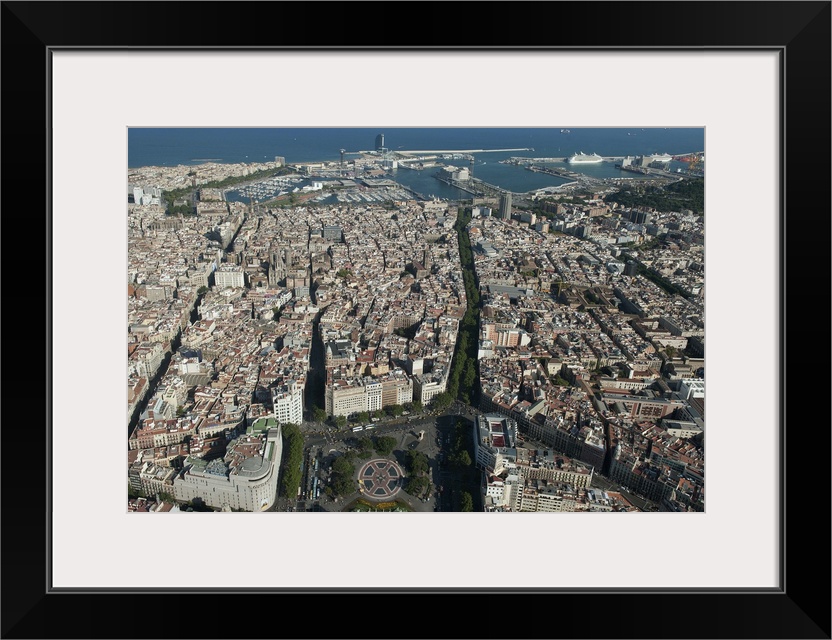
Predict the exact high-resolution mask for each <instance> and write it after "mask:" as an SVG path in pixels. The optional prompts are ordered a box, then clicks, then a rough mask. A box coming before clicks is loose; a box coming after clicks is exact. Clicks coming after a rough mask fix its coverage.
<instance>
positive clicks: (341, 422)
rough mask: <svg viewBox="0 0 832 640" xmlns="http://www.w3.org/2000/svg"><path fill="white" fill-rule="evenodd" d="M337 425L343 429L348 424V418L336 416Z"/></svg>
mask: <svg viewBox="0 0 832 640" xmlns="http://www.w3.org/2000/svg"><path fill="white" fill-rule="evenodd" d="M335 426H337V427H338V428H339V429H343V428H344V427H346V426H347V419H346V418H345V417H344V416H337V417H336V418H335Z"/></svg>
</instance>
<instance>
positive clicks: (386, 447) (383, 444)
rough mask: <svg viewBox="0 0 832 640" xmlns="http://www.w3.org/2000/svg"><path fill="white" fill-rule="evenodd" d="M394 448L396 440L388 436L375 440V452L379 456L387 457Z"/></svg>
mask: <svg viewBox="0 0 832 640" xmlns="http://www.w3.org/2000/svg"><path fill="white" fill-rule="evenodd" d="M395 446H396V439H395V438H391V437H390V436H380V437H378V438H376V440H375V450H376V453H378V454H379V455H381V456H389V455H390V454H391V453H393V449H394V448H395Z"/></svg>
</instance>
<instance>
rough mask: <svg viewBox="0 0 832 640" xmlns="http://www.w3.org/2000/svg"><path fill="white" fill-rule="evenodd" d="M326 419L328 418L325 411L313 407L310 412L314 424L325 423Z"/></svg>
mask: <svg viewBox="0 0 832 640" xmlns="http://www.w3.org/2000/svg"><path fill="white" fill-rule="evenodd" d="M327 417H328V416H327V415H326V411H324V410H323V409H321V408H320V407H315V408H314V409H313V410H312V419H313V420H314V421H315V422H326V419H327Z"/></svg>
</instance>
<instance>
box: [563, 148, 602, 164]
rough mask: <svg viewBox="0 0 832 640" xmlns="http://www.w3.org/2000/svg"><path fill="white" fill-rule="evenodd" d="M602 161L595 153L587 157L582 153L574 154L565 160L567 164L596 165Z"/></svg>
mask: <svg viewBox="0 0 832 640" xmlns="http://www.w3.org/2000/svg"><path fill="white" fill-rule="evenodd" d="M603 161H604V159H603V158H602V157H601V156H599V155H598V154H597V153H593V154H589V155H587V154H586V153H584V152H583V151H581V152H580V153H576V154H575V155H574V156H571V157H570V158H569V159H568V160H567V162H568V163H569V164H598V163H599V162H603Z"/></svg>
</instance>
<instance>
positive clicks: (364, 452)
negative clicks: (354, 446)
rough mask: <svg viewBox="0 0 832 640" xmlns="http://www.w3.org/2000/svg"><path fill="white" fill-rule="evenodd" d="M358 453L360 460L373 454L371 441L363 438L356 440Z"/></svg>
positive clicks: (365, 437)
mask: <svg viewBox="0 0 832 640" xmlns="http://www.w3.org/2000/svg"><path fill="white" fill-rule="evenodd" d="M358 452H359V455H360V456H361V457H362V458H366V457H367V456H369V455H370V454H371V453H372V452H373V441H372V440H371V439H370V438H369V437H367V436H364V437H362V438H359V439H358Z"/></svg>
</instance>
